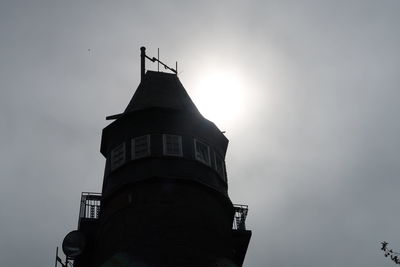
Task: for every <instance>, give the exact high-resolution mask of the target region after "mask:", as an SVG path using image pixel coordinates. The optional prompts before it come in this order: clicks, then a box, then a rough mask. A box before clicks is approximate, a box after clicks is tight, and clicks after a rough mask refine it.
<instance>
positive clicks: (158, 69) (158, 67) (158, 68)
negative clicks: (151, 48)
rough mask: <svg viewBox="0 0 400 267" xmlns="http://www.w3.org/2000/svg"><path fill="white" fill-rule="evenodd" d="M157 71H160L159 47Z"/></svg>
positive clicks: (158, 51) (158, 49) (158, 50)
mask: <svg viewBox="0 0 400 267" xmlns="http://www.w3.org/2000/svg"><path fill="white" fill-rule="evenodd" d="M157 71H158V72H160V48H157Z"/></svg>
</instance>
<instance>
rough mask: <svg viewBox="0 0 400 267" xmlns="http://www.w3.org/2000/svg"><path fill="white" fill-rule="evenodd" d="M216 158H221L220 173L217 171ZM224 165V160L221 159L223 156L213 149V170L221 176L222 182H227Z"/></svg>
mask: <svg viewBox="0 0 400 267" xmlns="http://www.w3.org/2000/svg"><path fill="white" fill-rule="evenodd" d="M217 158H219V159H220V160H221V163H222V165H221V166H222V173H220V172H219V171H218V164H217ZM225 168H226V167H225V160H224V159H223V157H221V156H220V155H219V154H218V153H217V152H215V151H214V169H215V171H216V172H217V173H218V175H219V176H221V178H222V180H223V181H224V182H227V179H226V169H225Z"/></svg>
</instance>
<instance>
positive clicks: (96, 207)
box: [79, 192, 249, 230]
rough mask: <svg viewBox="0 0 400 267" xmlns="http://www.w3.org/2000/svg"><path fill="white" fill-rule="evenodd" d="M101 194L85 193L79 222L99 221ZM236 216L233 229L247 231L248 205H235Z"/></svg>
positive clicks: (82, 198)
mask: <svg viewBox="0 0 400 267" xmlns="http://www.w3.org/2000/svg"><path fill="white" fill-rule="evenodd" d="M100 204H101V193H91V192H83V193H82V197H81V207H80V211H79V220H81V219H98V218H99V215H100ZM233 208H234V211H235V215H234V218H233V225H232V229H234V230H246V224H245V222H246V217H247V213H248V211H249V208H248V206H247V205H239V204H234V205H233Z"/></svg>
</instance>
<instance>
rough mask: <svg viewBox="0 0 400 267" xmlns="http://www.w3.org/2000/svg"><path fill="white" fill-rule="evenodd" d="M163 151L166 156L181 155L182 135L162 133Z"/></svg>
mask: <svg viewBox="0 0 400 267" xmlns="http://www.w3.org/2000/svg"><path fill="white" fill-rule="evenodd" d="M163 152H164V155H166V156H177V157H182V155H183V154H182V136H179V135H172V134H163Z"/></svg>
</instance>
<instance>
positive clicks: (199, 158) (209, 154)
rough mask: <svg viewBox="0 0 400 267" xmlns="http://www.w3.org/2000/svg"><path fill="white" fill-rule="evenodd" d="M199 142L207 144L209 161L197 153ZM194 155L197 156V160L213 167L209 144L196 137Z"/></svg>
mask: <svg viewBox="0 0 400 267" xmlns="http://www.w3.org/2000/svg"><path fill="white" fill-rule="evenodd" d="M197 143H200V144H201V145H203V146H205V147H206V148H207V155H208V162H207V161H205V160H203V159H202V158H201V157H199V156H198V154H197ZM194 157H195V159H196V160H198V161H200V162H201V163H204V164H206V165H207V166H209V167H211V153H210V146H209V145H207V144H206V143H204V142H202V141H200V140H198V139H196V138H195V139H194Z"/></svg>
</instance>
